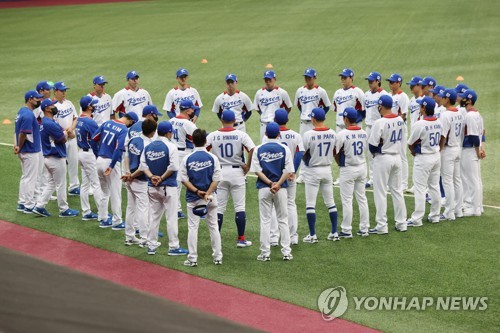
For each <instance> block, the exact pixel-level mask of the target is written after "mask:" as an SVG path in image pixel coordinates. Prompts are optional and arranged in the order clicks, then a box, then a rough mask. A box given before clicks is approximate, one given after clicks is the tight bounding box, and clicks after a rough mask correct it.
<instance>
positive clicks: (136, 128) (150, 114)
mask: <svg viewBox="0 0 500 333" xmlns="http://www.w3.org/2000/svg"><path fill="white" fill-rule="evenodd" d="M158 116H162V114H161V113H160V112H158V108H157V107H156V105H146V106H145V107H144V109H142V119H143V120H146V119H151V120H153V121H154V122H155V123H158ZM143 120H139V121H138V122H136V123H135V124H134V125H132V126H130V128H129V129H128V133H127V138H126V139H125V147H127V146H128V142H129V141H130V140H132V139H133V138H136V137H138V136H141V135H142V122H143ZM152 140H156V134H154V135H153V139H152Z"/></svg>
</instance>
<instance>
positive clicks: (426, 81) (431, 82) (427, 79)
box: [420, 76, 437, 87]
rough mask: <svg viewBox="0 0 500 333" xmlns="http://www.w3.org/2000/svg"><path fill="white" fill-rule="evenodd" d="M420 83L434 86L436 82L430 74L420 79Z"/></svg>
mask: <svg viewBox="0 0 500 333" xmlns="http://www.w3.org/2000/svg"><path fill="white" fill-rule="evenodd" d="M420 84H421V85H422V87H423V86H431V87H434V86H435V85H436V84H437V82H436V80H434V78H433V77H432V76H426V77H424V78H423V79H422V81H420Z"/></svg>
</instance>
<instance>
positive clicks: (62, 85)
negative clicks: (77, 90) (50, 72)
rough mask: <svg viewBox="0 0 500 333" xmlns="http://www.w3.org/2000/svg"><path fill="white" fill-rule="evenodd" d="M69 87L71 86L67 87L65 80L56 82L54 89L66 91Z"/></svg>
mask: <svg viewBox="0 0 500 333" xmlns="http://www.w3.org/2000/svg"><path fill="white" fill-rule="evenodd" d="M68 89H69V87H67V86H66V84H65V83H64V82H63V81H59V82H56V83H54V90H60V91H66V90H68Z"/></svg>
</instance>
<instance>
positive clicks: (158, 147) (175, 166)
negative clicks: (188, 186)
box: [134, 137, 179, 187]
mask: <svg viewBox="0 0 500 333" xmlns="http://www.w3.org/2000/svg"><path fill="white" fill-rule="evenodd" d="M134 140H135V139H134ZM140 167H141V170H145V169H148V170H149V171H150V172H151V173H152V174H153V175H156V176H162V175H163V174H164V173H165V172H167V171H169V170H171V171H173V173H172V175H171V176H170V177H168V178H166V179H165V180H163V181H162V182H161V183H160V184H159V185H158V186H169V187H177V171H178V170H179V153H178V150H177V147H176V146H175V145H174V144H173V143H171V142H170V141H168V140H167V139H166V138H163V137H161V138H159V139H158V140H155V141H153V142H151V143H150V144H149V145H148V146H147V147H146V148H145V149H144V153H143V154H142V156H141V166H140ZM148 184H149V186H154V185H153V184H152V183H151V180H149V181H148Z"/></svg>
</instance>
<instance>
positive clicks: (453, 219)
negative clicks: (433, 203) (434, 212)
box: [439, 214, 455, 221]
mask: <svg viewBox="0 0 500 333" xmlns="http://www.w3.org/2000/svg"><path fill="white" fill-rule="evenodd" d="M439 221H455V217H446V216H445V215H444V214H441V215H439Z"/></svg>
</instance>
